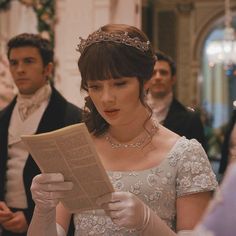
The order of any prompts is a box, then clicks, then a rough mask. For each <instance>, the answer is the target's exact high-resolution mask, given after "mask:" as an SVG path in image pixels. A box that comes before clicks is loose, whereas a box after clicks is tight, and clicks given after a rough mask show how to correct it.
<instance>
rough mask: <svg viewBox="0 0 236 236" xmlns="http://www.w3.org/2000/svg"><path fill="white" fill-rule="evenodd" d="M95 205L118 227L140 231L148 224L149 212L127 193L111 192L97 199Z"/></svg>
mask: <svg viewBox="0 0 236 236" xmlns="http://www.w3.org/2000/svg"><path fill="white" fill-rule="evenodd" d="M97 204H98V205H99V206H100V207H102V208H103V209H104V210H105V212H106V214H107V215H108V216H110V217H111V219H112V221H113V223H115V224H117V225H118V226H122V227H126V228H131V229H136V230H142V229H144V228H145V226H146V225H147V223H148V220H149V216H150V210H149V208H148V207H147V206H146V205H145V204H144V203H143V202H142V201H141V200H139V198H137V197H136V196H135V195H134V194H132V193H129V192H113V193H110V194H106V195H104V196H102V197H100V198H98V199H97Z"/></svg>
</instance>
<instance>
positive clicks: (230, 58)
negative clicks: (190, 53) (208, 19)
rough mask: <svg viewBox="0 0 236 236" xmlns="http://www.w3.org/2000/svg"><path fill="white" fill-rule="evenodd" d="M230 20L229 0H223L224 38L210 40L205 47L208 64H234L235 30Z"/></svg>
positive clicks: (235, 52)
mask: <svg viewBox="0 0 236 236" xmlns="http://www.w3.org/2000/svg"><path fill="white" fill-rule="evenodd" d="M231 22H232V16H231V11H230V0H225V28H224V38H223V40H220V41H212V42H210V43H209V45H208V46H207V49H206V53H207V58H208V61H209V65H210V66H214V65H215V64H217V63H219V64H223V65H225V66H226V67H229V66H231V65H233V64H236V41H235V31H234V28H233V27H232V26H231Z"/></svg>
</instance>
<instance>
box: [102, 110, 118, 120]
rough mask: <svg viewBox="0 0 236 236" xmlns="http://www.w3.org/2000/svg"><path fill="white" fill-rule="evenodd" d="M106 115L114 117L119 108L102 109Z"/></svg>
mask: <svg viewBox="0 0 236 236" xmlns="http://www.w3.org/2000/svg"><path fill="white" fill-rule="evenodd" d="M104 113H105V114H106V116H107V117H110V118H114V117H116V116H117V115H118V113H119V110H106V111H104Z"/></svg>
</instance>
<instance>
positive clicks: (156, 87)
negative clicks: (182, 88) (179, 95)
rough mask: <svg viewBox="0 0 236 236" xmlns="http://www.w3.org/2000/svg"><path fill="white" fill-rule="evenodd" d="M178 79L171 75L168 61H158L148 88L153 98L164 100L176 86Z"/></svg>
mask: <svg viewBox="0 0 236 236" xmlns="http://www.w3.org/2000/svg"><path fill="white" fill-rule="evenodd" d="M175 80H176V77H175V76H172V75H171V68H170V66H169V64H168V62H166V61H157V62H156V63H155V66H154V71H153V75H152V78H151V80H150V81H149V82H148V88H149V91H150V93H151V95H152V97H154V98H155V97H156V98H162V97H165V96H166V95H167V94H169V93H170V92H171V91H172V89H173V86H174V84H175Z"/></svg>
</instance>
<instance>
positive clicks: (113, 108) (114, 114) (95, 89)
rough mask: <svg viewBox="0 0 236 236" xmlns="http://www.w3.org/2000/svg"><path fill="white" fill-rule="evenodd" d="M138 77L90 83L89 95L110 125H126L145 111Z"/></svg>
mask: <svg viewBox="0 0 236 236" xmlns="http://www.w3.org/2000/svg"><path fill="white" fill-rule="evenodd" d="M139 86H140V85H139V81H138V79H137V78H136V77H121V78H119V79H109V80H103V81H101V80H94V81H88V93H89V96H90V98H91V99H92V101H93V103H94V105H95V107H96V108H97V110H98V112H99V113H100V115H101V116H102V117H103V118H104V119H105V120H106V121H107V123H109V124H110V125H114V126H116V125H126V124H129V123H130V122H132V121H133V120H134V119H136V118H137V117H138V115H139V113H140V109H143V108H144V106H143V105H142V103H141V101H140V98H139Z"/></svg>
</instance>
